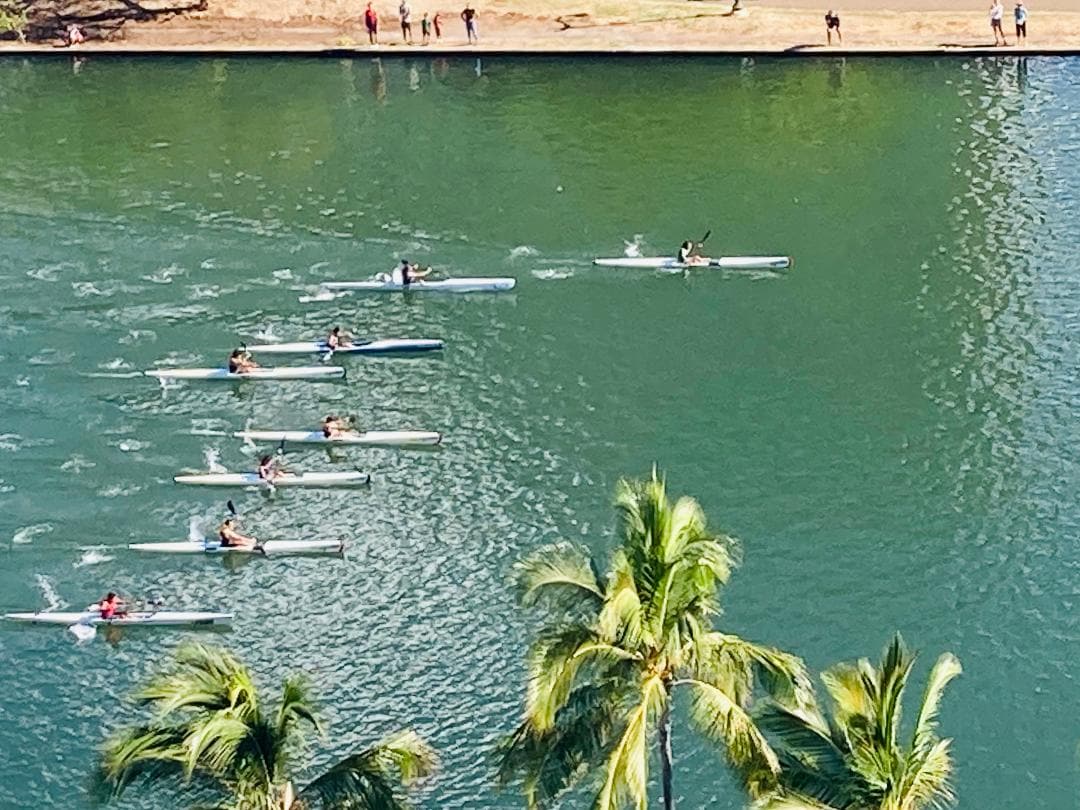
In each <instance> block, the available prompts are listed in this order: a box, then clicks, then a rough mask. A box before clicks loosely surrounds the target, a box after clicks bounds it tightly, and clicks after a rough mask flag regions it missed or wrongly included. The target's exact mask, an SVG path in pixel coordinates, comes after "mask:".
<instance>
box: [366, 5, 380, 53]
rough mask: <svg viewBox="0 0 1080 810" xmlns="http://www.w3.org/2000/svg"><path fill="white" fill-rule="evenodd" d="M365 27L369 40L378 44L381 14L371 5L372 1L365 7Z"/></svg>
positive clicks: (373, 43)
mask: <svg viewBox="0 0 1080 810" xmlns="http://www.w3.org/2000/svg"><path fill="white" fill-rule="evenodd" d="M364 28H366V29H367V36H368V42H370V43H371V44H372V45H377V44H378V42H379V15H378V14H377V13H376V12H375V9H373V8H372V7H371V3H368V4H367V8H366V9H364Z"/></svg>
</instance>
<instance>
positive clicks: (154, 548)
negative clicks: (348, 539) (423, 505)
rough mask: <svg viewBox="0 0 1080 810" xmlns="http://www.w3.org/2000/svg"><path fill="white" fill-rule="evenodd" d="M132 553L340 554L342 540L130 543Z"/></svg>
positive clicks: (343, 545)
mask: <svg viewBox="0 0 1080 810" xmlns="http://www.w3.org/2000/svg"><path fill="white" fill-rule="evenodd" d="M128 548H129V549H131V550H132V551H149V552H154V553H157V554H266V555H271V554H342V553H343V552H344V551H345V541H344V540H267V541H266V542H264V543H261V544H260V545H259V546H257V547H256V548H238V547H236V546H223V545H221V543H219V542H217V541H214V540H209V541H205V542H201V541H198V540H181V541H178V542H170V543H131V544H129V545H128Z"/></svg>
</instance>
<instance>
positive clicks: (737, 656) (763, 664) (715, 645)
mask: <svg viewBox="0 0 1080 810" xmlns="http://www.w3.org/2000/svg"><path fill="white" fill-rule="evenodd" d="M700 649H701V650H702V651H703V653H702V655H703V657H702V658H701V659H700V660H699V663H700V665H702V666H704V667H706V668H707V669H711V671H712V672H714V673H715V671H716V670H717V669H732V670H740V671H745V672H746V673H747V674H748V676H749V677H750V678H756V679H757V681H758V682H759V683H760V684H761V686H762V688H763V689H764V690H765V691H766V693H768V695H769V696H770V697H771V698H773V699H774V700H776V701H778V702H780V703H782V704H784V705H787V706H791V707H808V706H812V705H813V704H814V699H813V693H814V687H813V684H812V683H811V682H810V677H809V675H807V672H806V665H805V664H804V663H803V660H802V659H801V658H799V657H798V656H797V655H792V654H791V653H788V652H784V651H783V650H779V649H777V648H775V647H768V646H765V645H763V644H757V643H755V642H753V641H747V640H746V639H744V638H740V637H739V636H736V635H732V634H730V633H710V634H708V636H707V637H706V639H705V644H703V645H702V646H701V648H700ZM706 653H707V654H706ZM704 680H712V679H710V678H704ZM739 680H740V682H746V680H747V677H746V676H743V677H741V678H739ZM742 702H743V703H744V705H745V700H743V701H742Z"/></svg>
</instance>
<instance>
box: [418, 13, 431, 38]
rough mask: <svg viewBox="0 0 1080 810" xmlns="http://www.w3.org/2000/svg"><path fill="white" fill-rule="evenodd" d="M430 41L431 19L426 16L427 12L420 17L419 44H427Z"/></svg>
mask: <svg viewBox="0 0 1080 810" xmlns="http://www.w3.org/2000/svg"><path fill="white" fill-rule="evenodd" d="M430 41H431V20H429V19H428V18H427V12H426V11H425V12H424V16H423V17H421V18H420V44H421V45H427V44H428V43H429V42H430Z"/></svg>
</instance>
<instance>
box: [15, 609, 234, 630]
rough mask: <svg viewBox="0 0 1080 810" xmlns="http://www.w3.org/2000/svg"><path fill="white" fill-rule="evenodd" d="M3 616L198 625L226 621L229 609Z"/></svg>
mask: <svg viewBox="0 0 1080 810" xmlns="http://www.w3.org/2000/svg"><path fill="white" fill-rule="evenodd" d="M4 618H5V619H7V620H8V621H12V622H29V623H31V624H62V625H64V626H67V627H70V626H72V625H75V624H81V625H87V626H97V625H103V624H107V625H110V626H112V627H133V626H136V625H144V624H145V625H201V624H227V623H228V622H229V621H230V620H231V619H232V614H231V613H207V612H203V611H198V610H158V611H147V610H136V611H132V612H131V613H127V614H125V615H123V616H114V617H113V618H111V619H103V618H101V613H100V612H99V611H96V610H83V611H78V612H74V613H64V612H60V611H51V610H43V611H39V612H37V613H7V614H5V615H4Z"/></svg>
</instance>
